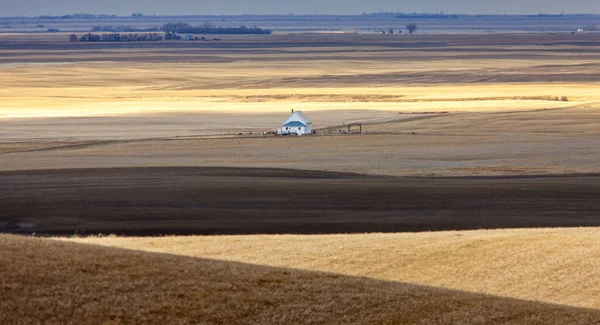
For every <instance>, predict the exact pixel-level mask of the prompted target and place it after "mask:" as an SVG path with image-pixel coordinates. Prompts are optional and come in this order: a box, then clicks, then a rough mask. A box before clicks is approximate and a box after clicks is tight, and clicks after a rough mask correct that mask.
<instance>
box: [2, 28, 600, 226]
mask: <svg viewBox="0 0 600 325" xmlns="http://www.w3.org/2000/svg"><path fill="white" fill-rule="evenodd" d="M45 37H46V36H40V35H10V36H6V35H3V36H0V45H2V46H1V47H0V84H1V85H2V87H0V99H1V101H0V158H1V159H0V170H1V171H2V173H0V180H1V182H2V184H3V186H2V189H0V202H2V206H3V209H2V212H0V221H2V222H8V223H11V224H13V226H14V224H15V223H16V224H18V226H19V227H18V228H14V229H12V228H11V229H4V230H2V231H4V232H20V233H27V232H29V233H31V232H40V233H48V234H50V233H54V234H57V233H60V234H68V233H75V232H83V233H94V232H114V233H121V234H130V235H132V234H138V235H140V234H145V235H153V234H175V233H177V234H181V233H211V234H212V233H257V232H259V233H260V232H268V233H279V232H291V233H307V232H308V233H315V232H318V233H327V232H334V233H339V232H345V231H349V232H364V231H383V230H387V231H411V230H418V231H423V230H443V229H445V230H457V229H476V228H503V227H511V228H514V227H524V226H538V227H539V226H591V225H600V219H598V218H597V217H598V204H597V203H596V201H597V194H598V192H599V191H598V187H597V186H598V182H597V175H599V174H600V164H599V163H598V161H599V160H600V92H599V90H600V87H599V86H600V82H599V81H598V80H600V69H599V63H598V62H600V61H599V60H598V59H600V54H598V53H600V51H599V50H600V42H599V41H598V40H597V37H596V36H595V34H585V33H584V34H575V35H571V34H562V33H554V34H543V33H536V34H518V33H515V34H492V35H458V34H450V35H393V36H392V35H387V36H385V35H328V34H320V35H316V34H306V35H303V34H286V35H269V36H227V37H224V39H223V40H222V41H210V42H183V41H182V42H177V41H174V42H166V41H165V42H157V43H135V44H133V43H71V42H68V41H67V35H65V34H56V35H55V36H54V38H50V39H46V38H45ZM292 109H295V110H302V111H304V112H305V113H306V114H308V116H309V117H310V118H311V120H312V121H313V126H314V128H315V129H317V130H318V134H317V135H312V136H307V137H277V136H273V135H269V134H268V133H269V132H272V131H275V130H276V129H277V128H278V127H280V125H281V123H282V122H283V121H284V120H285V119H286V118H287V116H288V115H289V113H290V111H291V110H292ZM352 123H361V124H362V131H363V133H362V134H360V135H359V134H347V131H348V125H349V124H352ZM356 130H357V128H356V127H354V129H353V131H356ZM263 132H264V135H262V134H263ZM163 167H164V168H163ZM181 167H184V168H183V169H179V168H181ZM214 167H220V168H231V170H230V171H228V172H227V173H228V174H227V175H222V171H223V170H224V169H215V168H214ZM186 168H187V169H186ZM194 168H196V169H194ZM81 169H87V171H81ZM263 169H265V170H271V172H269V173H267V174H266V175H262V176H261V177H259V178H256V177H254V178H252V175H253V173H254V171H255V170H263ZM281 169H287V170H290V171H289V172H285V171H281ZM44 170H51V171H44ZM78 170H80V172H78ZM219 170H220V171H221V172H218V173H217V174H215V175H212V176H211V175H210V173H211V172H213V171H219ZM273 170H274V171H276V172H273ZM303 171H312V172H324V173H323V174H321V176H319V177H318V179H314V178H308V179H305V176H304V175H305V173H306V172H303ZM219 173H221V174H219ZM246 173H249V174H248V175H246ZM309 173H310V172H309ZM336 173H346V174H347V175H350V174H352V175H355V174H356V175H358V174H360V175H367V176H364V177H363V176H360V177H363V178H362V179H361V178H360V177H359V176H352V177H359V178H356V179H352V180H347V179H345V178H344V177H345V176H344V177H341V176H339V174H336ZM282 175H283V176H282ZM336 175H338V176H336ZM246 176H248V177H246ZM532 176H535V178H531V177H532ZM386 177H387V179H386ZM398 177H408V178H407V179H402V178H398ZM415 177H416V178H415ZM428 177H435V178H436V179H435V180H427V179H426V178H428ZM448 177H450V178H448ZM457 177H458V178H460V177H476V179H471V180H461V179H458V178H457ZM82 180H85V181H82ZM255 181H257V183H253V182H255ZM211 182H216V184H217V185H218V186H217V187H218V188H219V189H218V190H217V188H213V187H211V186H212V185H210V184H211ZM163 183H164V185H161V184H163ZM58 184H61V185H58ZM253 184H254V185H255V186H256V187H253ZM390 184H392V185H390ZM56 186H59V187H60V189H58V188H55V187H56ZM436 188H441V189H446V190H440V191H441V192H440V193H438V194H435V195H434V194H432V193H433V192H435V191H433V189H436ZM481 188H484V189H498V191H500V192H502V193H504V194H498V193H488V194H489V195H488V194H482V198H480V199H481V200H480V201H478V203H477V204H473V205H471V203H469V202H472V200H471V199H472V198H473V197H478V198H479V196H478V195H479V193H482V192H481V191H480V189H481ZM47 189H49V190H50V192H48V193H47V192H46V191H47ZM131 189H138V190H139V191H131ZM240 189H243V190H242V191H241V192H240ZM381 189H382V191H383V192H382V193H379V194H373V193H376V192H377V191H378V190H381ZM122 191H125V192H126V193H127V194H131V195H133V196H136V195H138V196H140V197H139V198H136V197H130V196H129V195H124V196H121V195H120V194H117V193H121V192H122ZM287 191H289V192H287ZM430 191H433V192H430ZM511 191H512V192H511ZM556 191H559V192H561V193H562V194H560V199H558V198H557V197H556V196H557V195H558V194H557V193H558V192H556ZM184 192H185V193H187V194H185V195H183V196H180V195H179V193H184ZM384 192H385V193H384ZM140 193H146V194H144V195H147V196H145V199H142V197H141V194H140ZM270 193H274V195H271V194H270ZM311 193H312V194H311ZM315 193H320V194H318V195H317V194H315ZM369 193H371V194H369ZM419 193H420V194H419ZM523 193H526V194H523ZM574 193H577V194H574ZM209 194H210V195H209ZM461 195H462V196H461ZM498 195H500V197H501V198H502V199H501V200H499V201H497V200H496V199H497V198H498ZM530 195H531V196H530ZM267 197H268V198H270V199H268V200H267ZM166 198H171V199H168V200H167V199H166ZM175 198H178V199H175ZM238 198H239V199H242V198H246V199H245V200H246V201H244V202H238V201H239V200H238ZM382 198H386V199H382ZM436 198H439V199H436ZM179 199H181V200H183V201H185V202H179V203H175V202H176V201H177V202H178V201H179ZM446 199H447V200H446ZM289 200H292V201H293V202H295V203H294V204H292V205H289V206H288V207H291V206H295V205H296V204H297V205H298V206H302V205H303V204H308V205H310V202H318V204H317V205H316V206H315V207H313V208H311V209H312V210H311V209H309V211H306V213H307V216H306V218H305V219H303V218H302V217H301V218H287V217H285V216H286V215H288V214H289V213H293V211H287V210H286V212H285V213H284V214H278V213H280V212H281V213H283V210H278V209H277V206H279V205H281V204H283V205H285V204H289V203H290V201H289ZM302 200H305V201H306V202H304V201H302ZM315 200H316V201H315ZM382 200H384V201H385V200H387V201H385V202H383V201H382ZM502 200H506V201H503V202H506V203H501V202H502ZM513 200H516V201H515V202H524V203H523V204H524V205H522V206H519V207H517V206H518V204H516V203H515V205H512V206H511V204H509V202H513ZM528 200H529V201H531V202H533V203H531V204H525V202H526V201H528ZM210 202H238V203H237V204H240V205H239V206H240V207H243V208H242V209H237V210H235V211H236V212H235V213H233V211H231V209H229V208H227V207H226V206H222V205H220V204H219V203H214V204H213V203H210ZM303 202H304V203H303ZM353 202H355V203H356V204H358V205H359V206H360V209H358V208H357V209H358V210H357V209H354V208H353V205H352V204H351V203H353ZM386 202H387V203H386ZM423 202H430V203H423ZM440 202H446V203H440ZM438 203H439V204H438ZM525 206H527V207H525ZM230 207H231V208H236V206H230ZM521 208H523V209H525V210H521ZM427 209H431V210H427ZM284 210H285V209H284ZM359 210H360V211H363V212H364V213H363V212H360V213H359ZM140 211H144V213H142V214H144V215H146V217H143V218H140ZM276 211H279V212H276ZM426 211H429V212H430V213H426ZM232 213H233V214H232ZM359 214H360V216H359ZM373 214H375V215H377V216H378V217H377V218H378V219H376V220H377V222H369V220H372V219H371V218H373ZM417 214H418V215H423V216H425V219H420V217H419V218H416V217H415V216H416V215H417ZM266 215H269V217H268V218H267V217H265V216H266ZM323 216H327V217H323ZM111 218H112V220H109V219H111ZM153 218H158V219H160V220H162V221H159V220H158V219H153ZM221 218H225V219H221ZM228 218H229V219H231V218H233V219H235V220H237V221H239V223H236V221H235V220H234V221H231V220H229V219H228ZM315 218H316V219H315ZM353 218H354V219H353ZM388 218H392V219H388ZM431 218H433V219H431ZM169 219H171V220H172V221H173V220H179V221H175V222H169ZM182 219H185V220H187V221H181V220H182ZM226 219H227V220H226ZM261 219H263V220H262V221H260V220H261ZM207 220H211V221H210V222H208V221H207ZM315 220H319V222H316V221H315ZM349 220H354V221H353V222H350V221H349ZM386 220H389V224H388V223H386ZM329 222H332V226H331V227H329V226H327V224H328V223H329ZM167 224H168V225H169V226H167ZM191 225H193V226H191ZM315 225H318V226H315ZM391 225H393V226H391ZM388 226H389V227H388ZM186 229H187V231H184V230H186Z"/></svg>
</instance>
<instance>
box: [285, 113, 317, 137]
mask: <svg viewBox="0 0 600 325" xmlns="http://www.w3.org/2000/svg"><path fill="white" fill-rule="evenodd" d="M311 133H312V122H311V121H310V120H309V119H308V117H306V115H304V113H302V112H301V111H298V112H294V110H292V115H290V117H288V119H287V120H285V122H284V123H283V125H282V126H281V128H280V129H278V130H277V134H281V135H289V134H294V135H305V134H311Z"/></svg>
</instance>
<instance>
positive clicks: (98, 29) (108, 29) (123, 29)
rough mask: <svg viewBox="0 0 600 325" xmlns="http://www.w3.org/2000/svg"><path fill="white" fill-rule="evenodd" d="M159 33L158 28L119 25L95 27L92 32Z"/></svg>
mask: <svg viewBox="0 0 600 325" xmlns="http://www.w3.org/2000/svg"><path fill="white" fill-rule="evenodd" d="M158 31H159V28H158V27H149V28H135V27H132V26H125V25H119V26H110V25H106V26H94V27H92V32H110V33H117V32H126V33H133V32H158Z"/></svg>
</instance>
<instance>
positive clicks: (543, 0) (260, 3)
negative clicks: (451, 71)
mask: <svg viewBox="0 0 600 325" xmlns="http://www.w3.org/2000/svg"><path fill="white" fill-rule="evenodd" d="M315 11H316V12H317V13H318V14H360V13H362V12H378V11H393V12H415V11H416V12H440V11H444V12H446V13H467V14H494V13H496V14H503V13H505V12H507V13H509V14H532V13H561V12H565V13H600V0H568V1H565V0H212V1H205V0H168V1H165V0H0V17H6V16H17V15H21V16H39V15H61V14H69V13H106V14H116V15H120V16H122V15H127V16H128V15H130V14H131V13H134V12H143V13H144V14H156V15H185V14H187V15H192V14H197V15H236V14H292V13H293V14H314V13H315Z"/></svg>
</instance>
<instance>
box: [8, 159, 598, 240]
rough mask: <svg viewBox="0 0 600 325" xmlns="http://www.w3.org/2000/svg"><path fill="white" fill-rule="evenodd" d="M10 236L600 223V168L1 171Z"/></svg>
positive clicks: (333, 230) (418, 229) (433, 228)
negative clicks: (479, 172)
mask: <svg viewBox="0 0 600 325" xmlns="http://www.w3.org/2000/svg"><path fill="white" fill-rule="evenodd" d="M0 182H2V184H3V185H4V186H3V187H2V188H0V206H2V215H1V216H0V221H3V222H4V224H6V223H7V222H12V223H16V224H24V225H27V226H24V227H21V228H15V229H6V228H5V229H2V230H0V232H10V233H24V234H30V233H38V234H42V235H73V234H99V233H104V234H111V233H115V234H121V235H135V236H138V235H169V234H265V233H269V234H280V233H300V234H307V233H319V234H329V233H356V232H406V231H434V230H463V229H480V228H488V229H491V228H522V227H561V226H569V227H577V226H600V219H599V218H598V216H599V215H600V206H599V205H598V203H597V199H598V193H600V175H597V174H596V175H581V176H564V177H536V178H530V177H524V178H503V177H500V178H432V179H426V178H394V177H374V176H364V175H357V174H342V173H330V172H316V171H293V170H276V169H232V168H130V169H87V170H85V169H76V170H53V171H24V172H21V171H17V172H2V173H0Z"/></svg>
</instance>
